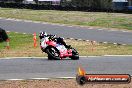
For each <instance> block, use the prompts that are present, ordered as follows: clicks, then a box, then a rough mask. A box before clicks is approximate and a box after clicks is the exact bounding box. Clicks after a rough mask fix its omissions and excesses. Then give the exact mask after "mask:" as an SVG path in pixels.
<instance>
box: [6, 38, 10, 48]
mask: <svg viewBox="0 0 132 88" xmlns="http://www.w3.org/2000/svg"><path fill="white" fill-rule="evenodd" d="M9 42H10V39H7V40H6V49H8V50H9V49H10V43H9Z"/></svg>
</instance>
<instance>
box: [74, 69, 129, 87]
mask: <svg viewBox="0 0 132 88" xmlns="http://www.w3.org/2000/svg"><path fill="white" fill-rule="evenodd" d="M76 81H77V83H78V84H79V85H83V84H86V83H130V82H131V76H130V75H129V74H86V72H85V70H84V69H82V68H80V67H79V69H78V74H77V76H76Z"/></svg>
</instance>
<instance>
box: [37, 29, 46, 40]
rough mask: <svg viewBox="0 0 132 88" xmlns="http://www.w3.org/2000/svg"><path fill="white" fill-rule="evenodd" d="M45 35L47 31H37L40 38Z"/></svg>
mask: <svg viewBox="0 0 132 88" xmlns="http://www.w3.org/2000/svg"><path fill="white" fill-rule="evenodd" d="M46 36H47V33H46V32H44V31H42V32H40V33H39V38H40V39H42V38H44V37H46Z"/></svg>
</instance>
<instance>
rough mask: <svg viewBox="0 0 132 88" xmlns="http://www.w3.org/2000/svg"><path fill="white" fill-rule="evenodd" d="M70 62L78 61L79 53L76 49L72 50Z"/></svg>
mask: <svg viewBox="0 0 132 88" xmlns="http://www.w3.org/2000/svg"><path fill="white" fill-rule="evenodd" d="M70 58H71V59H72V60H79V53H78V52H77V51H76V49H74V48H72V56H71V57H70Z"/></svg>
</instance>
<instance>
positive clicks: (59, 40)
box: [39, 31, 71, 49]
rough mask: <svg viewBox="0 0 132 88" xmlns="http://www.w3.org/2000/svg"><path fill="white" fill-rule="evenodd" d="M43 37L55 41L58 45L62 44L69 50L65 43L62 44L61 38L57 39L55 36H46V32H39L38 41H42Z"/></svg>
mask: <svg viewBox="0 0 132 88" xmlns="http://www.w3.org/2000/svg"><path fill="white" fill-rule="evenodd" d="M44 37H49V40H52V41H56V42H57V43H58V44H63V45H64V46H65V47H66V48H67V49H69V48H70V47H71V46H70V45H66V43H65V42H64V39H63V38H61V37H57V36H56V35H51V34H50V35H48V34H47V33H46V32H43V31H42V32H40V33H39V38H40V40H42V39H43V38H44Z"/></svg>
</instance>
